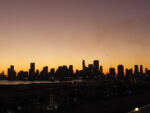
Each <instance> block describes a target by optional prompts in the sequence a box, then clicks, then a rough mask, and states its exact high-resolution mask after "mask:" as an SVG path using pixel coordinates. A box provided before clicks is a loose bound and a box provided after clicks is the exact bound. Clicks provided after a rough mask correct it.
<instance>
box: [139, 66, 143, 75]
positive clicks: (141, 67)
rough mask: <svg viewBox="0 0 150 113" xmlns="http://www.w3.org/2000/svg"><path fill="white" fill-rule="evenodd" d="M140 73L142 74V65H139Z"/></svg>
mask: <svg viewBox="0 0 150 113" xmlns="http://www.w3.org/2000/svg"><path fill="white" fill-rule="evenodd" d="M140 73H141V74H143V65H140Z"/></svg>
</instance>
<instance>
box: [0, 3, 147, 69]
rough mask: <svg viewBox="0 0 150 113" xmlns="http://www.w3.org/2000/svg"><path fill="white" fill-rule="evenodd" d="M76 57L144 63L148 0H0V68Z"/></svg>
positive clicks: (59, 62) (66, 61)
mask: <svg viewBox="0 0 150 113" xmlns="http://www.w3.org/2000/svg"><path fill="white" fill-rule="evenodd" d="M82 59H85V61H86V64H88V63H92V62H93V60H94V59H98V60H100V64H101V65H103V66H104V69H105V72H107V70H108V67H110V66H112V67H116V66H117V65H118V64H124V65H125V67H126V68H131V67H133V65H134V64H139V65H140V64H143V66H144V67H149V68H150V0H0V72H2V71H3V70H4V71H5V72H6V69H7V68H8V67H9V66H10V65H11V64H13V65H15V69H16V70H21V69H24V70H28V68H29V63H30V62H35V63H36V68H39V69H41V68H42V67H43V66H45V65H48V66H49V68H52V67H54V68H57V67H58V65H69V64H72V65H74V68H75V69H81V63H82Z"/></svg>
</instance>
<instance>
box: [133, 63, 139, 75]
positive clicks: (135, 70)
mask: <svg viewBox="0 0 150 113" xmlns="http://www.w3.org/2000/svg"><path fill="white" fill-rule="evenodd" d="M138 73H139V67H138V65H134V74H135V75H137V74H138Z"/></svg>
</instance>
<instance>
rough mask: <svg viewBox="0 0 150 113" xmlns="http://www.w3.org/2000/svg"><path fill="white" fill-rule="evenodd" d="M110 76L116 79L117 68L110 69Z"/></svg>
mask: <svg viewBox="0 0 150 113" xmlns="http://www.w3.org/2000/svg"><path fill="white" fill-rule="evenodd" d="M109 75H110V76H111V77H115V75H116V72H115V68H112V67H111V68H109Z"/></svg>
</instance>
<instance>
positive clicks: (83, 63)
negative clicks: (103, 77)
mask: <svg viewBox="0 0 150 113" xmlns="http://www.w3.org/2000/svg"><path fill="white" fill-rule="evenodd" d="M85 68H86V66H85V60H83V61H82V70H85Z"/></svg>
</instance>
